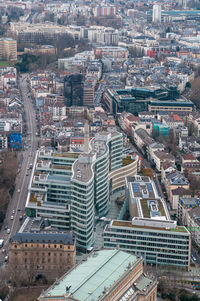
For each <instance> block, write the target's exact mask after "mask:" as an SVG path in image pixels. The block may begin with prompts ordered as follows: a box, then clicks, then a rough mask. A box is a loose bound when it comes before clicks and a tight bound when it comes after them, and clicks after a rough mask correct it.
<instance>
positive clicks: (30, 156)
mask: <svg viewBox="0 0 200 301" xmlns="http://www.w3.org/2000/svg"><path fill="white" fill-rule="evenodd" d="M26 80H27V75H22V76H21V77H20V79H19V85H20V90H21V94H22V101H23V104H24V114H25V115H26V120H27V133H29V135H27V136H29V140H30V147H29V148H27V149H26V150H25V151H22V152H21V154H22V155H23V160H22V163H21V166H20V167H19V168H20V170H19V173H18V174H17V176H16V181H15V191H14V194H13V197H12V199H11V200H10V202H9V205H8V209H7V212H6V217H5V220H4V224H3V227H2V229H1V232H0V239H4V246H3V248H2V249H1V252H0V263H1V264H2V263H3V262H4V259H5V256H6V255H7V253H8V245H9V239H10V238H11V237H12V236H13V235H14V234H15V233H16V232H17V231H18V230H19V228H20V220H19V219H20V216H23V215H24V213H25V202H26V197H27V191H28V184H29V180H30V174H31V173H30V171H29V166H30V164H32V163H33V161H34V154H35V151H36V149H37V143H38V142H37V138H36V136H35V132H36V118H35V111H34V108H33V105H32V103H31V99H30V98H28V94H29V92H28V83H27V81H26ZM23 138H24V137H23ZM27 139H28V138H27ZM23 140H24V139H23ZM11 216H13V220H11ZM5 227H7V228H8V229H10V233H9V234H8V233H7V230H5ZM3 249H4V250H5V251H4V253H3V252H2V250H3Z"/></svg>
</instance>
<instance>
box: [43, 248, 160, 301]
mask: <svg viewBox="0 0 200 301" xmlns="http://www.w3.org/2000/svg"><path fill="white" fill-rule="evenodd" d="M38 300H39V301H58V300H63V301H67V300H71V301H73V300H74V301H84V300H87V301H92V300H95V301H111V300H113V301H114V300H118V301H120V300H134V301H156V300H157V281H156V280H155V279H153V278H150V277H149V276H147V275H145V274H144V273H143V260H142V258H141V257H140V258H139V257H136V256H134V255H133V254H130V253H127V252H123V251H120V250H101V251H98V252H94V253H92V254H90V255H89V256H88V257H87V258H86V260H83V261H82V262H81V263H79V264H78V265H77V266H76V267H75V268H74V269H72V270H71V271H69V272H68V273H66V274H64V275H63V276H62V277H61V278H60V279H58V280H57V281H56V282H55V283H54V284H53V285H52V286H51V287H50V288H49V289H47V290H46V291H44V292H43V293H42V294H41V295H40V297H39V298H38Z"/></svg>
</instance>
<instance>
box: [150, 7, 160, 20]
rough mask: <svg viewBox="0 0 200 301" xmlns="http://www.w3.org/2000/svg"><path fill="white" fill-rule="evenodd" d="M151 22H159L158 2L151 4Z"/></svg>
mask: <svg viewBox="0 0 200 301" xmlns="http://www.w3.org/2000/svg"><path fill="white" fill-rule="evenodd" d="M152 21H153V23H161V6H160V5H158V4H155V5H154V6H153V18H152Z"/></svg>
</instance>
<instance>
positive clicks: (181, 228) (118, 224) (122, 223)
mask: <svg viewBox="0 0 200 301" xmlns="http://www.w3.org/2000/svg"><path fill="white" fill-rule="evenodd" d="M111 226H114V227H125V228H126V227H128V228H135V229H137V228H138V230H141V229H147V230H154V231H155V230H158V231H166V232H177V233H180V232H181V233H183V232H185V233H188V234H189V231H188V230H187V229H186V228H185V227H184V226H177V227H176V228H170V229H166V228H160V227H148V226H138V225H133V224H132V222H131V221H118V220H113V221H112V225H111Z"/></svg>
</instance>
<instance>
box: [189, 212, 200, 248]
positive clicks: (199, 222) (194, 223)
mask: <svg viewBox="0 0 200 301" xmlns="http://www.w3.org/2000/svg"><path fill="white" fill-rule="evenodd" d="M187 214H188V228H189V231H190V232H191V234H192V239H193V240H194V241H195V243H196V244H197V246H198V247H199V246H200V231H199V230H200V206H198V207H195V208H192V209H191V210H190V211H188V212H187Z"/></svg>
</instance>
